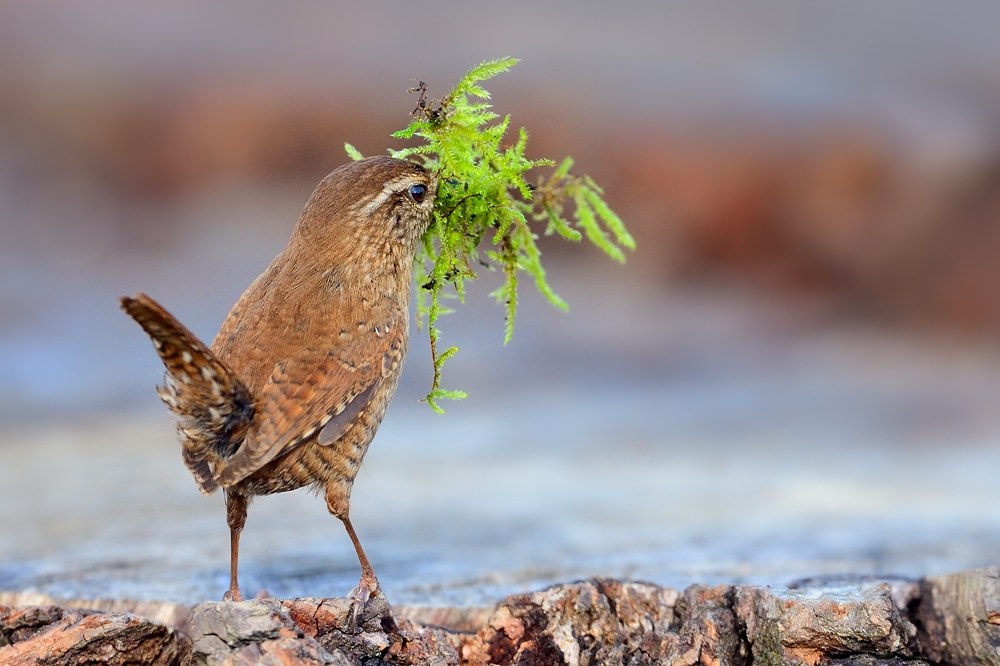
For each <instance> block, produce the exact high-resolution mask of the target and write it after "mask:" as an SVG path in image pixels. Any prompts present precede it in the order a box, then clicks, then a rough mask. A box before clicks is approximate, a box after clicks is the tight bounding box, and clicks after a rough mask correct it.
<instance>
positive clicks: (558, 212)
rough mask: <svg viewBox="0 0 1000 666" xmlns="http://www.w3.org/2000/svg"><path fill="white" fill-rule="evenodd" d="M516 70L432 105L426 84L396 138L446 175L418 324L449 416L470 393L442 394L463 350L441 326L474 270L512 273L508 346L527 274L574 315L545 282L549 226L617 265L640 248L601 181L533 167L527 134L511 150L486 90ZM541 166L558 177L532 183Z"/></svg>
mask: <svg viewBox="0 0 1000 666" xmlns="http://www.w3.org/2000/svg"><path fill="white" fill-rule="evenodd" d="M516 62H517V60H515V59H512V58H507V59H503V60H491V61H489V62H484V63H482V64H480V65H479V66H478V67H475V68H473V69H472V70H471V71H470V72H469V73H468V74H466V75H465V76H464V77H462V80H461V81H459V82H458V85H457V86H455V88H454V89H453V90H452V91H451V92H450V93H448V94H447V95H445V96H444V97H442V98H441V99H440V100H430V99H428V98H427V88H426V85H425V84H424V83H422V82H421V83H420V85H419V86H418V87H417V88H414V89H413V90H412V92H418V93H419V94H420V98H419V100H418V102H417V107H416V109H415V110H414V112H413V114H412V115H413V116H414V119H413V121H412V122H411V123H410V125H409V127H407V128H406V129H403V130H400V131H398V132H396V133H394V134H393V136H394V137H395V138H397V139H413V138H414V137H417V138H420V139H423V140H424V141H425V143H423V144H421V145H418V146H414V147H410V148H403V149H402V150H391V151H390V153H391V154H392V155H393V157H397V158H400V159H415V160H419V161H420V162H421V163H422V164H423V166H424V167H426V168H427V169H429V170H431V171H434V172H436V173H437V176H438V192H437V199H436V200H435V202H434V217H433V220H432V221H431V224H430V227H429V228H428V230H427V233H426V234H425V235H424V237H423V242H422V245H421V248H420V249H419V251H418V252H417V256H416V259H415V266H414V274H415V279H416V281H417V285H418V287H420V288H419V289H418V294H419V296H418V325H420V323H421V322H423V321H424V320H425V319H426V323H427V330H428V333H429V336H430V345H431V356H432V358H433V361H434V381H433V383H432V386H431V390H430V392H429V393H428V395H427V397H426V400H427V403H428V404H429V405H430V406H431V407H432V408H433V409H434V410H435V411H437V412H442V411H443V410H442V409H441V408H440V407H439V406H438V404H437V401H438V400H440V399H442V398H448V399H459V398H464V397H465V393H463V392H462V391H447V390H444V389H443V388H441V367H442V366H443V364H444V362H445V361H446V360H448V359H449V358H450V357H451V356H453V355H454V354H455V352H457V351H458V348H457V347H450V348H448V349H446V350H444V351H440V350H439V345H438V342H439V338H440V335H441V333H440V331H439V330H438V329H437V321H438V318H439V317H440V316H441V315H443V314H447V313H448V312H451V310H450V309H448V308H446V307H444V306H443V305H442V303H441V300H442V298H443V297H445V296H457V298H458V299H459V300H464V298H465V280H467V279H475V278H476V269H474V268H473V267H474V266H476V267H479V266H483V267H487V268H489V269H498V270H500V271H502V273H503V276H504V281H503V284H502V285H501V286H500V288H499V289H497V290H496V291H495V292H494V293H493V295H494V296H495V297H496V299H497V300H498V301H499V302H500V303H503V304H504V305H505V307H506V330H505V337H504V341H505V342H507V341H509V340H510V338H511V336H512V335H513V333H514V315H515V313H516V311H517V286H518V277H519V274H520V272H521V271H524V272H526V273H527V274H528V275H530V276H531V277H532V278H533V279H534V282H535V286H536V287H537V288H538V290H539V291H540V292H541V293H542V294H543V295H544V296H545V298H547V299H548V301H549V302H550V303H552V304H553V305H555V306H556V307H558V308H561V309H566V308H567V304H566V302H565V301H563V299H561V298H560V297H559V296H558V295H557V294H556V293H555V292H554V291H553V290H552V288H551V287H550V286H549V284H548V281H547V280H546V276H545V269H544V268H543V267H542V262H541V253H540V252H539V250H538V246H537V245H536V243H535V240H536V239H537V237H538V236H537V233H536V231H535V229H536V227H538V226H540V225H544V233H545V234H553V233H556V234H559V235H560V236H562V237H563V238H566V239H567V240H571V241H579V240H581V239H582V238H584V237H586V238H587V239H588V240H589V241H590V242H592V243H593V244H594V245H596V246H597V247H599V248H601V249H602V250H603V251H604V252H606V253H607V254H608V255H609V256H610V257H612V258H613V259H615V260H617V261H625V254H624V252H623V251H622V248H628V249H630V250H631V249H634V248H635V241H634V240H633V239H632V236H631V235H629V233H628V231H627V230H626V229H625V225H624V224H623V223H622V221H621V218H619V217H618V215H616V214H615V212H614V211H612V210H611V208H610V207H608V205H607V204H606V203H605V202H604V199H603V198H602V195H603V191H602V190H601V188H600V187H598V185H597V183H595V182H594V181H593V180H591V179H590V178H589V177H588V176H585V175H584V176H581V175H576V174H574V173H573V172H572V171H571V169H572V167H573V160H572V159H571V158H568V157H567V158H566V159H564V160H563V161H562V162H561V163H559V164H558V166H557V163H556V162H554V161H552V160H548V159H537V160H531V159H528V158H527V157H525V154H524V153H525V148H526V147H527V143H528V133H527V132H526V131H525V130H524V128H521V131H520V132H519V134H518V138H517V140H516V141H515V142H514V143H513V144H512V145H508V146H505V145H503V144H502V143H501V142H502V140H503V138H504V136H505V135H506V133H507V129H508V126H509V124H510V116H509V115H508V116H506V117H504V118H503V119H502V120H499V118H500V116H498V115H497V114H496V113H494V112H492V111H491V110H490V109H491V106H490V104H488V103H487V102H486V101H485V100H489V99H490V94H489V93H488V92H487V91H486V90H485V89H484V88H483V87H482V86H481V85H480V83H481V82H482V81H485V80H487V79H489V78H491V77H493V76H496V75H497V74H499V73H501V72H505V71H507V70H508V69H510V67H512V66H513V65H514V64H515V63H516ZM346 148H347V152H348V154H349V155H350V156H351V157H352V158H354V159H360V158H361V154H360V153H359V152H358V151H357V150H356V149H355V148H354V147H353V146H351V145H350V144H348V145H347V146H346ZM538 167H555V169H554V171H552V172H551V174H549V175H548V176H547V177H541V178H539V179H538V180H537V182H536V183H535V184H529V181H528V180H527V178H526V173H527V172H528V171H530V170H531V169H535V168H538ZM567 203H571V204H572V221H570V220H567V219H566V218H565V217H564V212H565V209H566V205H567ZM533 225H535V226H534V227H533ZM446 288H450V289H449V291H447V292H446V291H445V289H446Z"/></svg>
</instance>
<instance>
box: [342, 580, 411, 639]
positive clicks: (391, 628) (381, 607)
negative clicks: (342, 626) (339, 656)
mask: <svg viewBox="0 0 1000 666" xmlns="http://www.w3.org/2000/svg"><path fill="white" fill-rule="evenodd" d="M351 600H352V603H351V614H350V616H349V619H348V630H349V631H350V633H352V634H356V633H358V627H359V625H360V624H363V623H364V622H365V621H366V620H368V619H371V617H369V618H366V617H365V610H367V609H368V606H369V604H370V603H373V602H374V605H375V606H376V607H373V608H371V610H372V611H373V613H372V614H371V615H373V616H374V615H376V614H377V616H378V617H379V618H380V621H381V625H382V630H383V631H386V632H396V631H398V630H399V628H398V626H397V625H396V617H395V616H394V615H393V612H392V606H390V605H389V600H388V599H386V598H385V594H383V593H382V588H381V587H379V584H378V579H377V578H376V577H375V574H374V573H370V574H366V573H362V574H361V580H360V581H359V582H358V586H357V587H356V588H354V589H353V590H352V591H351Z"/></svg>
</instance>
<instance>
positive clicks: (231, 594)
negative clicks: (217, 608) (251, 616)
mask: <svg viewBox="0 0 1000 666" xmlns="http://www.w3.org/2000/svg"><path fill="white" fill-rule="evenodd" d="M222 600H223V601H243V595H242V594H240V588H238V587H231V588H229V589H228V590H226V593H225V594H223V595H222Z"/></svg>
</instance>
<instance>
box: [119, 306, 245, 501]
mask: <svg viewBox="0 0 1000 666" xmlns="http://www.w3.org/2000/svg"><path fill="white" fill-rule="evenodd" d="M120 300H121V306H122V309H123V310H125V312H126V313H128V315H129V316H130V317H132V318H133V319H135V321H136V322H137V323H138V324H139V325H140V326H142V328H143V330H145V331H146V333H147V334H148V335H149V337H150V338H152V340H153V346H154V347H156V351H157V353H158V354H159V355H160V358H161V359H162V360H163V364H164V365H165V366H166V368H167V375H166V378H165V379H164V383H163V385H162V386H160V387H158V389H157V390H158V392H159V394H160V397H161V398H162V399H163V401H164V402H165V403H167V406H168V407H169V408H170V410H171V411H172V412H173V413H174V414H176V415H177V417H178V418H179V421H180V422H179V424H178V427H179V430H180V433H181V435H182V436H183V446H184V463H185V465H187V467H188V469H189V470H190V471H191V474H192V475H193V476H194V478H195V481H196V482H197V484H198V488H199V489H200V490H201V491H202V492H203V493H205V494H206V495H207V494H210V493H212V492H213V491H214V490H215V489H216V487H217V486H216V483H215V481H214V480H213V478H212V477H213V473H212V470H211V467H210V464H209V463H210V462H215V461H216V460H217V459H220V458H225V457H226V456H228V455H230V454H231V453H232V452H233V451H234V450H235V449H236V447H237V446H238V445H239V442H240V441H241V440H242V439H243V435H244V433H246V430H247V428H248V426H249V425H250V422H251V419H252V418H253V414H254V405H253V400H252V399H251V396H250V392H249V390H248V389H247V387H246V385H245V384H244V383H243V382H242V381H241V380H240V378H239V377H237V375H236V373H235V372H234V371H233V370H232V369H231V368H230V367H229V366H228V365H226V364H225V363H223V362H222V361H221V360H220V359H219V358H218V357H217V356H216V355H215V354H213V353H212V352H211V350H209V349H208V347H206V346H205V345H204V344H203V343H202V342H201V341H200V340H199V339H198V338H197V337H195V335H194V334H193V333H191V331H189V330H188V329H187V328H185V327H184V326H183V325H182V324H181V323H180V322H179V321H177V319H175V318H174V316H173V315H171V314H170V313H169V312H167V311H166V310H165V309H164V308H163V307H162V306H161V305H160V304H159V303H157V302H156V301H154V300H153V299H152V298H150V297H149V296H146V295H145V294H136V295H135V297H134V298H129V297H127V296H123V297H122V298H121V299H120Z"/></svg>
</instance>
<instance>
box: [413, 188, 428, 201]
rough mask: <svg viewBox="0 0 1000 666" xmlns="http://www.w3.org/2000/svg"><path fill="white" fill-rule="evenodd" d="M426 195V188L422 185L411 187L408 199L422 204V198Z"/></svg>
mask: <svg viewBox="0 0 1000 666" xmlns="http://www.w3.org/2000/svg"><path fill="white" fill-rule="evenodd" d="M426 194H427V188H426V187H424V186H423V185H412V186H410V198H411V199H413V200H414V201H416V202H417V203H423V201H424V196H425V195H426Z"/></svg>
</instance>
